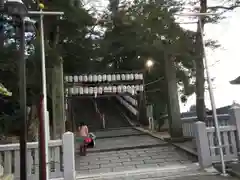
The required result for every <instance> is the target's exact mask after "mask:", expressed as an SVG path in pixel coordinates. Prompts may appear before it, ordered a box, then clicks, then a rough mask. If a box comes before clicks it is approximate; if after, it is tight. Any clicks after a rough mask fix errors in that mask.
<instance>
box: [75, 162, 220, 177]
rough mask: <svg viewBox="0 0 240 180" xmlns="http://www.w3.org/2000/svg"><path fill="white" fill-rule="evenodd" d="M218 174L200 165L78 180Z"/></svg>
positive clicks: (103, 174)
mask: <svg viewBox="0 0 240 180" xmlns="http://www.w3.org/2000/svg"><path fill="white" fill-rule="evenodd" d="M217 174H218V173H217V171H215V170H214V169H205V170H201V169H200V168H199V165H198V164H195V163H193V164H188V165H171V166H165V167H160V168H143V169H137V170H129V171H121V172H109V173H101V174H99V173H98V174H89V175H87V176H81V175H78V176H77V178H76V179H77V180H103V179H109V180H110V179H121V180H122V179H123V180H125V179H126V180H127V179H134V180H137V179H146V180H149V179H159V180H160V179H161V180H163V179H176V178H179V177H185V178H183V179H186V178H187V177H190V176H197V177H201V176H216V175H217Z"/></svg>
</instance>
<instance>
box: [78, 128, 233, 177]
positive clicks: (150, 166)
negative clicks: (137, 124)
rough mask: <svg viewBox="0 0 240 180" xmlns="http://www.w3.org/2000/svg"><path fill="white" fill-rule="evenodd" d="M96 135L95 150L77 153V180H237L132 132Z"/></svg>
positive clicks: (136, 132) (113, 131)
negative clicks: (210, 169)
mask: <svg viewBox="0 0 240 180" xmlns="http://www.w3.org/2000/svg"><path fill="white" fill-rule="evenodd" d="M96 134H97V136H98V137H99V139H97V146H96V148H93V149H92V150H89V153H88V154H87V156H85V157H82V156H79V155H78V154H76V171H77V179H78V180H105V179H108V180H110V179H114V180H165V179H166V180H168V179H172V180H186V179H188V180H236V178H233V177H230V176H229V177H222V176H219V175H216V171H215V172H214V173H215V174H213V173H212V172H207V171H205V170H204V171H203V170H200V168H199V166H198V165H197V164H196V158H193V156H189V154H187V153H186V152H184V151H182V150H180V149H178V148H176V147H175V146H172V145H170V144H168V143H166V142H164V141H162V140H160V139H158V138H154V137H152V136H150V135H148V134H146V133H144V132H141V131H138V130H135V129H131V128H127V129H121V130H118V129H115V130H109V131H107V132H106V131H102V132H101V131H100V132H96Z"/></svg>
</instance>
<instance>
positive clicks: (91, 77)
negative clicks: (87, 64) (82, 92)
mask: <svg viewBox="0 0 240 180" xmlns="http://www.w3.org/2000/svg"><path fill="white" fill-rule="evenodd" d="M88 80H89V82H92V81H93V76H92V75H91V74H90V75H89V76H88Z"/></svg>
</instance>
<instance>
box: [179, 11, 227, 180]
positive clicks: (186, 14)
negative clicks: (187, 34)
mask: <svg viewBox="0 0 240 180" xmlns="http://www.w3.org/2000/svg"><path fill="white" fill-rule="evenodd" d="M217 14H218V13H201V12H200V13H182V14H175V15H177V16H191V17H194V16H195V17H197V18H198V22H199V28H200V35H201V39H202V42H203V43H202V46H203V47H202V48H203V60H204V64H205V70H206V74H207V82H208V92H209V96H210V101H211V106H212V112H213V119H214V124H215V131H216V135H217V140H218V148H219V151H220V159H221V165H222V175H223V176H227V173H226V165H225V162H224V154H223V146H222V140H221V134H220V130H219V124H218V117H217V111H216V104H215V98H214V94H213V87H212V80H211V76H210V72H209V68H208V61H207V55H206V50H205V43H204V34H203V28H202V24H201V23H202V17H204V16H211V15H217Z"/></svg>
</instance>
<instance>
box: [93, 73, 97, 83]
mask: <svg viewBox="0 0 240 180" xmlns="http://www.w3.org/2000/svg"><path fill="white" fill-rule="evenodd" d="M97 80H98V77H97V75H96V74H94V75H93V82H97Z"/></svg>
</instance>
